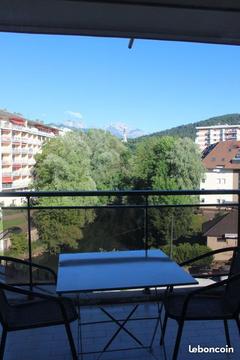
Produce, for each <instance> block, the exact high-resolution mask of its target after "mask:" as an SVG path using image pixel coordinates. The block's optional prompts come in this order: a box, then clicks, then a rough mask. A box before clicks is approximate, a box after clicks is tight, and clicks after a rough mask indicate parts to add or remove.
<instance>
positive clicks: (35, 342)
mask: <svg viewBox="0 0 240 360" xmlns="http://www.w3.org/2000/svg"><path fill="white" fill-rule="evenodd" d="M132 307H133V305H132V304H131V305H117V306H110V305H109V306H108V307H107V310H108V311H109V312H111V314H113V315H114V316H117V317H118V318H124V317H126V314H128V313H129V311H130V310H131V309H132ZM155 315H157V308H156V306H155V305H154V304H143V305H141V306H139V308H138V310H137V312H136V314H135V316H141V317H143V316H145V317H147V316H155ZM81 317H82V321H83V322H88V321H98V320H101V319H102V320H106V319H107V318H106V316H105V315H104V314H103V313H102V312H101V311H100V310H99V309H97V308H94V307H91V308H90V307H89V308H88V307H85V308H82V310H81ZM155 321H156V320H139V321H131V322H129V323H128V325H127V328H128V329H129V330H130V331H133V333H134V335H136V336H137V337H138V338H139V339H140V340H141V341H142V342H143V343H144V344H146V345H148V344H149V343H150V341H151V336H152V333H153V330H154V324H155ZM229 327H230V335H231V340H232V346H233V347H234V353H233V354H226V353H225V354H224V353H221V354H219V353H208V354H207V353H203V354H194V353H190V352H189V345H191V347H195V346H198V345H200V346H201V347H225V346H226V341H225V336H224V326H223V322H222V321H211V322H209V321H194V322H190V321H189V322H186V326H185V329H184V332H183V338H182V343H181V349H180V353H179V358H178V360H191V359H193V360H194V359H195V358H196V359H198V358H199V359H209V360H218V359H221V360H225V359H228V360H237V359H239V358H240V341H239V334H238V330H237V327H236V325H235V323H234V322H233V321H229ZM117 328H118V327H117V325H115V324H112V323H107V324H98V325H85V326H83V327H82V339H83V341H82V344H83V350H84V352H86V351H99V350H101V349H102V348H103V347H104V346H105V345H106V343H107V342H108V340H109V339H110V338H111V336H112V334H113V332H114V331H116V330H117ZM72 331H73V334H74V338H75V342H76V345H77V344H78V337H79V331H78V323H77V322H74V323H72ZM175 335H176V323H175V321H173V320H170V321H169V324H168V327H167V332H166V341H165V350H166V357H165V356H164V351H163V349H162V348H160V346H159V345H158V343H159V330H158V332H157V336H156V338H155V340H154V344H153V349H152V354H151V353H150V352H148V351H147V350H146V349H138V350H136V349H135V350H128V351H123V350H121V351H115V352H108V353H104V354H103V355H102V356H101V358H100V359H101V360H123V359H128V360H153V359H158V360H161V359H165V358H166V359H167V360H170V359H171V355H172V351H173V346H174V342H175ZM134 346H136V343H135V342H134V340H132V339H131V338H130V337H129V336H128V334H125V333H124V332H123V331H121V332H120V333H119V335H118V336H117V338H116V339H115V340H114V342H113V344H112V345H111V348H110V349H116V348H118V349H119V348H124V347H134ZM79 348H80V347H79ZM98 356H99V354H98V355H97V354H89V355H84V356H83V357H82V359H83V360H97V359H98ZM23 359H24V360H67V359H69V360H70V359H71V356H70V349H69V345H68V342H67V337H66V333H65V329H64V327H63V326H56V327H49V328H41V329H33V330H24V331H18V332H12V333H9V334H8V338H7V344H6V352H5V356H4V360H23ZM79 359H81V356H80V355H79Z"/></svg>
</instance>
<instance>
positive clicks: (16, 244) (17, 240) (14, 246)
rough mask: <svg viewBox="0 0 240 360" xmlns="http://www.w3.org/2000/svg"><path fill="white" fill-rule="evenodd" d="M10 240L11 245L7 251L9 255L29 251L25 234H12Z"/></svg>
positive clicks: (19, 254)
mask: <svg viewBox="0 0 240 360" xmlns="http://www.w3.org/2000/svg"><path fill="white" fill-rule="evenodd" d="M10 242H11V246H10V248H9V249H8V250H7V251H6V254H7V255H9V256H15V257H19V256H22V255H24V254H26V252H27V251H28V241H27V237H26V235H25V234H23V233H21V234H11V236H10Z"/></svg>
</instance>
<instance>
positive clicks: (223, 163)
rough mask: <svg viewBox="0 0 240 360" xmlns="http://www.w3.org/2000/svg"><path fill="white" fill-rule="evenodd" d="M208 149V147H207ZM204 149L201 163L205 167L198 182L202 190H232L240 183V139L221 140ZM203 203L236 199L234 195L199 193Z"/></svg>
mask: <svg viewBox="0 0 240 360" xmlns="http://www.w3.org/2000/svg"><path fill="white" fill-rule="evenodd" d="M207 150H208V149H207ZM207 150H206V151H205V152H204V153H203V154H204V157H203V160H202V163H203V165H204V167H205V168H206V171H205V176H204V179H202V181H201V183H200V189H202V190H219V189H220V190H232V189H238V188H239V184H240V141H232V140H229V141H221V142H219V143H217V144H216V145H215V146H214V145H213V146H211V147H210V148H209V151H207ZM200 201H201V202H202V203H204V204H215V203H218V204H221V203H231V202H235V201H237V198H236V195H232V194H222V195H220V194H217V195H201V196H200Z"/></svg>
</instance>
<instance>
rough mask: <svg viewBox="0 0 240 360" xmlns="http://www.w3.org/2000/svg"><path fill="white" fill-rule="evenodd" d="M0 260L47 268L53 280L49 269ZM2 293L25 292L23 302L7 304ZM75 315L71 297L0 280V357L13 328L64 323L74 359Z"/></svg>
mask: <svg viewBox="0 0 240 360" xmlns="http://www.w3.org/2000/svg"><path fill="white" fill-rule="evenodd" d="M0 260H4V261H11V262H16V263H18V264H22V265H27V266H29V267H32V268H37V269H42V270H46V271H48V270H49V271H50V273H51V274H52V276H53V277H54V279H55V280H56V274H55V273H54V271H53V270H51V269H49V268H47V267H45V266H41V265H38V264H34V263H30V262H28V261H25V260H20V259H15V258H11V257H6V256H1V257H0ZM6 293H7V294H8V295H9V294H10V293H14V294H16V295H17V296H20V294H21V295H25V296H26V299H25V300H24V301H21V302H19V301H17V302H13V303H11V302H10V301H9V300H8V298H7V296H6ZM77 318H78V315H77V312H76V309H75V306H74V304H73V302H72V300H71V299H68V298H64V297H59V296H53V295H49V294H43V293H40V292H36V291H31V290H26V289H23V288H20V287H16V286H12V285H8V284H6V283H5V282H0V322H1V325H2V337H1V345H0V359H3V357H4V350H5V343H6V338H7V333H8V332H9V331H17V330H24V329H31V328H38V327H46V326H55V325H64V326H65V329H66V333H67V337H68V341H69V345H70V348H71V353H72V358H73V360H77V359H78V356H77V351H76V348H75V344H74V340H73V336H72V332H71V328H70V323H71V322H72V321H74V320H76V319H77Z"/></svg>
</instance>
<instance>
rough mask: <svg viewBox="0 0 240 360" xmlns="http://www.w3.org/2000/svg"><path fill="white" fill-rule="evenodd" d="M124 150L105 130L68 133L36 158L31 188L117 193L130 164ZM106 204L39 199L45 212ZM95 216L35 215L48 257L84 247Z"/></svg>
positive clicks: (68, 212)
mask: <svg viewBox="0 0 240 360" xmlns="http://www.w3.org/2000/svg"><path fill="white" fill-rule="evenodd" d="M126 154H127V149H126V147H125V146H124V144H123V143H122V142H121V141H120V140H118V139H117V138H115V137H114V136H112V135H111V134H110V133H106V132H104V131H102V130H89V131H88V132H87V133H83V132H77V133H76V132H75V133H73V132H72V133H67V134H66V135H65V136H63V137H58V138H54V139H52V140H51V141H49V142H48V143H46V144H45V145H44V147H43V151H42V153H41V154H39V155H38V156H37V157H36V160H37V161H36V165H35V168H34V182H33V187H34V188H35V189H36V190H96V189H98V190H105V189H117V188H118V187H119V183H120V182H121V179H122V177H123V174H124V170H123V169H124V168H125V163H126V158H127V155H126ZM102 201H104V199H101V198H99V199H98V198H96V197H95V198H93V197H87V198H86V197H81V198H77V197H71V198H70V197H63V198H60V197H59V198H55V197H54V198H43V199H41V198H40V199H39V201H38V205H41V206H64V205H67V206H78V205H80V206H82V205H97V203H98V202H99V203H101V202H102ZM95 216H96V213H95V211H94V210H91V209H88V210H84V209H81V210H80V209H74V210H69V209H66V210H64V209H53V210H44V209H43V210H38V211H34V215H33V220H34V223H35V224H36V227H37V229H38V233H39V238H40V241H41V242H42V243H43V244H44V246H45V248H46V250H47V251H48V252H50V253H57V252H59V251H64V250H68V249H77V248H79V246H80V247H84V244H83V238H84V233H83V229H84V227H85V226H86V225H88V224H92V226H93V222H94V219H95Z"/></svg>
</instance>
